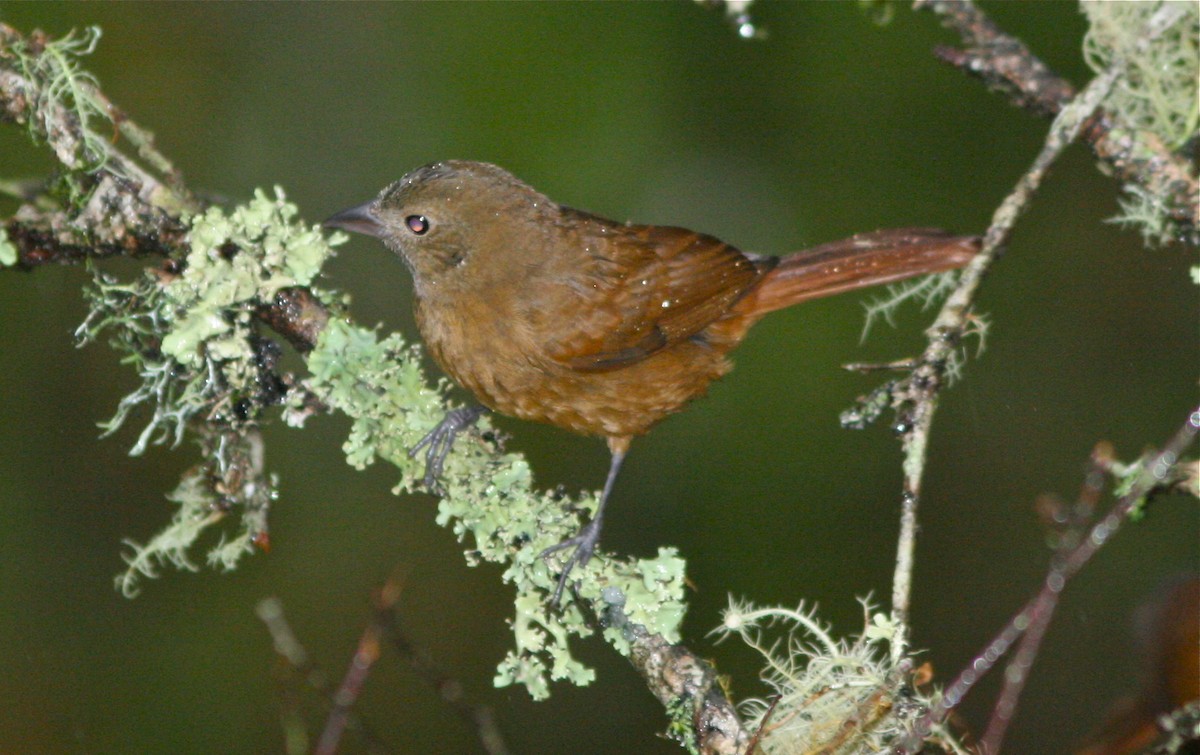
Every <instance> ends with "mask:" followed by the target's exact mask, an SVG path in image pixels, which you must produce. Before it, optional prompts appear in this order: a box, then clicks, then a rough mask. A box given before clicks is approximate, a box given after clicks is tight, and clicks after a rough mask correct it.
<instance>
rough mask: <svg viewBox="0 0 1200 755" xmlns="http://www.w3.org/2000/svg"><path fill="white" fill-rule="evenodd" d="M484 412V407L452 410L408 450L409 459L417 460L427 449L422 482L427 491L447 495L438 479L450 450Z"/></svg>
mask: <svg viewBox="0 0 1200 755" xmlns="http://www.w3.org/2000/svg"><path fill="white" fill-rule="evenodd" d="M484 411H486V410H485V409H484V408H483V407H482V406H462V407H459V408H457V409H451V410H450V411H448V412H446V416H445V417H442V421H441V422H439V423H437V425H435V426H434V428H433V429H432V430H430V431H429V432H427V433H425V437H423V438H421V439H420V440H419V441H417V444H416V445H415V446H413V447H412V448H410V449H408V458H410V459H415V458H416V457H417V454H418V453H420V452H421V449H422V448H425V449H426V451H425V475H424V477H423V478H422V480H421V481H422V483H424V485H425V489H426V490H428V491H430V492H432V493H437V494H439V495H444V494H445V492H446V490H445V488H443V487H442V485H441V483H440V482H438V479H439V478H440V477H441V476H442V472H443V470H444V469H445V464H446V457H447V456H449V455H450V449H452V448H454V441H455V439H456V438H458V436H459V433H461V432H462V431H463V430H466V429H467V428H469V427H471V426H472V425H474V424H475V422H476V421H477V420H478V419H479V418H480V416H482V415H483V413H484Z"/></svg>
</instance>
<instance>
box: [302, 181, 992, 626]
mask: <svg viewBox="0 0 1200 755" xmlns="http://www.w3.org/2000/svg"><path fill="white" fill-rule="evenodd" d="M324 226H325V227H326V228H328V229H340V230H344V231H349V232H354V233H361V234H366V235H368V236H372V237H375V238H376V239H378V240H380V241H382V242H383V244H384V246H386V247H387V248H388V249H389V250H391V251H392V252H393V253H395V254H396V255H397V256H399V257H400V259H401V260H403V262H404V263H405V265H406V266H407V267H408V270H409V271H410V273H411V276H412V280H413V290H414V294H415V296H414V308H415V315H416V322H417V326H418V328H419V330H420V332H421V337H422V340H423V341H424V343H425V344H426V346H427V348H428V350H429V352H430V354H431V355H432V356H433V358H434V360H435V361H436V362H437V363H438V365H440V366H441V368H442V369H443V370H444V371H445V372H446V373H447V374H448V375H449V376H450V377H451V378H453V380H454V381H455V382H456V383H458V385H460V386H462V387H463V388H465V389H467V390H468V391H469V392H470V393H472V394H473V395H474V396H475V398H476V399H477V400H478V401H479V402H480V404H482V406H483V407H486V408H487V409H491V410H494V411H496V412H499V413H500V414H504V415H509V416H513V417H517V418H520V419H524V420H532V421H536V422H543V423H548V424H550V425H554V426H557V427H560V428H563V429H566V430H569V431H572V432H575V433H579V434H583V435H589V436H599V437H601V438H604V439H605V440H606V442H607V444H608V449H609V452H610V454H611V460H610V464H609V469H608V475H607V477H606V478H605V482H604V488H603V490H602V492H601V494H600V498H599V501H598V503H597V507H596V510H595V513H594V514H593V516H592V518H591V520H590V521H589V522H588V523H587V524H585V525H583V527H582V528H581V529H580V531H579V532H578V533H577V534H576V535H574V536H572V537H570V538H568V539H566V540H563V541H562V542H561V543H559V544H557V545H554V546H551V547H550V548H547V549H546V550H544V551H542V556H543V557H546V556H549V555H551V554H553V553H556V552H558V551H564V550H568V549H572V550H571V553H570V554H569V556H567V557H566V559H565V561H564V562H563V563H562V564H561V566H560V572H559V577H558V580H557V584H556V588H555V590H554V593H553V596H552V598H551V604H552V605H557V604H558V602H559V599H560V597H561V595H562V593H563V590H564V588H565V587H566V585H567V583H568V577H569V575H570V573H571V571H572V569H573V568H574V567H576V566H582V565H586V564H587V562H588V561H589V559H590V558H591V557H592V555H593V553H594V551H595V549H596V546H597V543H598V542H599V538H600V532H601V528H602V523H603V518H604V513H605V506H606V505H607V503H608V500H609V498H610V496H611V494H612V490H613V485H614V482H615V481H616V478H617V473H618V472H619V470H620V468H621V463H622V461H623V460H624V459H625V456H626V454H627V452H628V451H629V448H630V444H631V442H632V441H633V439H634V438H636V437H638V436H640V435H643V434H645V433H646V432H647V431H649V430H650V429H651V428H652V427H654V426H655V425H656V424H657V423H658V422H660V421H661V420H663V419H664V418H666V417H667V416H669V415H671V414H673V413H675V412H678V411H679V410H681V409H682V408H684V407H685V406H686V405H687V404H688V403H689V402H691V401H692V400H693V399H696V398H697V397H699V396H702V395H703V394H704V393H705V392H706V390H707V388H708V386H709V384H710V383H712V382H713V381H714V380H716V379H717V378H719V377H721V376H723V375H725V374H726V373H727V372H729V370H730V369H731V368H732V363H731V362H730V360H729V359H728V357H727V354H728V353H729V351H730V350H732V349H733V348H734V347H735V346H737V345H738V344H739V343H740V342H741V341H742V339H743V338H744V337H745V336H746V333H747V331H748V330H749V329H750V327H751V326H752V325H754V324H755V323H756V322H758V321H759V320H760V319H762V318H763V317H764V316H765V315H767V314H768V313H770V312H773V311H775V310H778V309H782V308H784V307H789V306H791V305H793V304H797V303H800V302H803V301H808V300H810V299H814V298H818V297H823V296H828V295H832V294H837V293H841V292H845V291H852V290H855V289H859V288H863V287H866V286H874V285H880V284H886V283H894V282H897V281H901V280H904V279H906V278H911V277H914V276H918V275H925V274H930V273H937V272H943V271H947V270H952V269H955V268H959V267H962V266H963V265H965V264H967V263H968V262H969V261H970V260H971V259H972V258H973V257H974V256H975V255H976V253H977V252H978V250H979V244H980V241H979V238H978V237H976V236H956V235H953V234H950V233H948V232H946V231H942V230H939V229H933V228H900V229H893V230H882V231H875V232H871V233H863V234H858V235H855V236H853V237H850V238H848V239H844V240H841V241H835V242H832V243H829V244H824V245H821V246H817V247H815V248H812V249H808V250H806V251H801V252H797V253H794V254H790V255H785V256H781V257H776V256H768V255H762V254H755V253H750V252H744V251H741V250H739V249H737V248H736V247H734V246H732V245H730V244H727V243H725V242H723V241H721V240H719V239H717V238H715V237H713V236H710V235H707V234H704V233H699V232H696V231H691V230H688V229H685V228H679V227H674V226H662V225H640V224H634V223H622V222H618V221H614V220H610V219H607V218H604V217H601V216H599V215H594V214H592V213H589V212H585V211H583V210H578V209H573V208H571V207H568V206H565V205H562V204H559V203H557V202H555V201H553V200H551V199H550V198H549V197H547V196H546V195H545V194H542V193H541V192H539V191H537V190H536V189H534V188H533V187H532V186H530V185H528V184H526V183H525V182H523V181H521V180H520V179H518V178H517V177H516V176H514V175H513V174H512V173H510V172H508V171H507V170H505V169H503V168H501V167H499V166H497V165H492V164H490V163H485V162H476V161H469V160H446V161H441V162H436V163H432V164H428V165H425V166H423V167H420V168H417V169H415V170H413V171H411V172H409V173H407V174H406V175H404V177H403V178H401V179H400V180H398V181H396V182H395V183H392V184H391V185H389V186H387V187H386V188H384V189H383V191H382V192H380V193H379V195H378V196H377V197H376V198H375V199H373V200H371V201H368V202H366V203H363V204H360V205H356V206H354V207H351V208H349V209H347V210H343V211H341V212H339V213H337V214H335V215H333V216H332V217H330V218H329V219H328V220H326V221H325V223H324ZM482 411H483V408H481V407H466V408H462V409H459V410H456V411H452V412H450V413H449V414H448V415H447V417H446V420H445V421H443V423H442V424H440V425H439V426H438V427H437V428H435V429H434V431H432V432H431V433H430V434H429V435H427V436H426V437H425V438H424V439H422V441H421V442H420V443H418V444H417V446H416V447H414V448H413V449H412V452H413V453H414V454H415V453H416V452H417V451H418V450H419V449H421V448H422V447H428V453H427V457H426V462H427V464H426V480H425V482H426V484H427V486H430V487H432V486H433V484H434V483H435V480H436V476H437V475H438V474H440V471H441V460H442V459H443V458H444V457H445V454H446V453H447V452H448V451H449V448H450V446H451V444H452V443H453V442H454V437H455V436H456V435H457V434H458V433H459V432H461V431H462V430H463V429H465V428H466V427H468V426H469V425H471V424H472V423H473V422H474V421H475V419H476V418H478V416H480V414H481V413H482Z"/></svg>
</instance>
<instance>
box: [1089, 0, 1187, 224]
mask: <svg viewBox="0 0 1200 755" xmlns="http://www.w3.org/2000/svg"><path fill="white" fill-rule="evenodd" d="M1080 7H1081V8H1082V10H1083V12H1084V14H1085V15H1086V16H1087V19H1088V23H1089V27H1088V31H1087V35H1086V36H1085V37H1084V45H1083V52H1084V58H1085V59H1086V60H1087V62H1088V65H1089V66H1091V68H1092V69H1093V70H1094V71H1096V72H1097V73H1099V72H1101V71H1104V70H1107V69H1109V68H1110V67H1111V66H1113V65H1119V66H1120V70H1121V75H1120V76H1119V77H1118V78H1117V80H1116V81H1115V82H1114V84H1113V86H1112V88H1111V90H1110V92H1109V94H1108V95H1107V97H1106V98H1105V100H1104V102H1103V103H1102V107H1103V108H1104V110H1105V112H1106V113H1107V114H1108V116H1109V117H1111V118H1113V119H1114V120H1116V121H1117V122H1118V123H1119V124H1120V125H1121V126H1122V127H1123V128H1124V129H1127V130H1128V132H1129V134H1128V136H1127V137H1126V141H1127V142H1128V143H1129V149H1130V153H1131V159H1134V160H1138V161H1143V162H1146V163H1147V164H1148V165H1154V164H1156V161H1157V160H1159V159H1161V158H1160V156H1159V154H1158V152H1157V147H1156V145H1165V148H1166V149H1168V150H1172V151H1174V150H1180V149H1183V148H1184V146H1185V145H1186V144H1187V143H1188V142H1189V141H1191V140H1193V139H1196V138H1197V136H1198V135H1200V92H1198V91H1197V88H1196V71H1197V70H1200V5H1197V4H1196V3H1179V2H1166V1H1164V0H1157V1H1156V2H1143V3H1114V2H1096V0H1088V1H1087V2H1083V3H1081V4H1080ZM1192 175H1193V177H1194V176H1195V168H1194V163H1193V169H1192ZM1125 190H1126V196H1125V197H1124V198H1123V199H1122V200H1121V210H1122V211H1121V214H1120V215H1119V216H1117V217H1115V218H1113V221H1114V222H1118V223H1121V224H1122V225H1127V226H1131V227H1136V228H1137V229H1138V230H1139V231H1141V233H1142V237H1143V239H1144V240H1145V242H1146V243H1147V244H1158V245H1161V244H1166V243H1168V242H1170V241H1173V240H1174V239H1175V238H1176V237H1177V236H1179V235H1181V233H1182V232H1181V230H1180V227H1179V223H1178V215H1179V213H1181V212H1182V213H1183V214H1184V215H1189V214H1190V215H1191V217H1192V218H1193V221H1192V222H1193V232H1194V217H1195V212H1196V208H1195V207H1194V206H1193V207H1184V208H1180V207H1178V206H1177V204H1178V200H1177V199H1175V198H1173V197H1170V196H1158V195H1156V194H1155V193H1153V192H1151V191H1147V190H1146V189H1144V188H1141V187H1138V186H1136V185H1133V184H1128V185H1126V186H1125ZM1193 201H1194V198H1193Z"/></svg>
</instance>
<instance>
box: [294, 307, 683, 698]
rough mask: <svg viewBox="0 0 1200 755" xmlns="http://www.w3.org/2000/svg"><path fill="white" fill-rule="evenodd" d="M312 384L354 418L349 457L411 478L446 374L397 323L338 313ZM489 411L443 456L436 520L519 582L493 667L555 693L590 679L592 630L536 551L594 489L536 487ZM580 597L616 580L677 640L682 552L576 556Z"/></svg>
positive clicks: (591, 503)
mask: <svg viewBox="0 0 1200 755" xmlns="http://www.w3.org/2000/svg"><path fill="white" fill-rule="evenodd" d="M308 367H309V371H310V372H311V374H312V377H311V379H310V380H309V381H308V387H309V389H310V390H311V391H313V393H314V394H315V395H317V396H318V397H320V399H321V400H322V401H323V402H324V403H325V404H326V405H328V406H330V407H331V408H334V409H338V410H341V411H343V412H345V413H346V414H347V415H348V416H350V417H351V418H352V419H353V420H354V424H353V427H352V428H351V431H350V437H349V439H348V440H347V441H346V443H345V445H344V447H343V449H344V451H345V452H346V457H347V460H348V461H349V462H350V463H351V464H352V465H354V466H355V467H358V468H362V467H364V466H366V465H367V464H370V463H372V462H373V461H374V460H375V459H381V460H384V461H387V462H389V463H392V464H394V465H395V466H396V467H397V468H398V469H399V470H400V472H401V479H400V483H399V484H398V485H397V488H396V490H397V492H400V491H402V490H410V489H413V487H414V486H415V485H416V484H417V481H418V480H419V479H420V477H421V475H422V474H423V472H424V462H423V460H421V459H412V458H410V457H409V454H408V451H409V449H410V448H412V447H413V446H415V445H416V443H417V441H418V440H420V439H421V438H422V437H423V436H424V435H425V434H426V433H427V432H428V431H429V430H430V429H431V428H433V426H434V425H435V424H437V422H438V421H439V420H440V419H441V417H442V415H443V413H444V411H445V403H444V399H443V396H442V393H443V391H442V390H441V389H442V387H443V386H438V387H437V388H431V387H429V383H428V381H427V380H426V379H425V378H424V376H423V374H422V372H421V368H420V364H419V360H418V358H417V353H416V351H415V349H414V348H413V347H410V346H406V345H405V344H404V342H403V341H402V340H401V339H400V337H399V336H397V335H391V336H388V337H387V338H384V339H382V340H380V339H379V338H378V337H377V336H376V335H375V334H374V333H373V332H371V331H369V330H365V329H362V328H357V327H354V326H351V325H349V324H347V323H345V322H340V321H331V322H330V324H329V326H328V327H327V328H326V329H325V331H324V332H323V333H322V336H321V338H320V340H319V343H318V344H317V347H316V349H315V350H314V351H313V352H312V354H311V355H310V356H309V358H308ZM490 437H491V432H490V428H489V425H488V423H487V420H486V418H484V419H483V420H481V421H480V426H479V432H478V433H477V434H474V435H473V436H467V437H462V438H460V439H459V441H458V443H457V444H456V445H455V447H454V451H453V453H452V454H451V455H450V456H449V458H448V459H447V460H446V465H445V474H444V478H443V480H442V485H443V486H444V488H445V495H444V496H443V497H442V499H441V501H440V502H439V504H438V515H437V521H438V523H439V524H441V525H443V526H448V527H450V528H451V529H452V530H453V531H454V533H455V534H456V535H457V536H458V537H459V539H460V540H466V538H467V537H468V536H470V549H469V550H467V551H466V554H465V555H466V557H467V560H468V562H470V563H478V562H481V561H491V562H495V563H501V564H507V565H508V568H507V569H506V570H505V572H504V580H505V581H506V582H510V583H512V584H513V585H514V587H515V588H516V592H517V595H516V600H515V607H516V610H515V614H514V616H513V619H512V628H513V634H514V639H515V648H514V649H513V650H512V651H511V652H509V654H508V655H507V657H506V658H505V659H504V660H503V661H502V662H501V664H500V667H499V669H498V670H497V674H496V678H495V682H496V684H497V685H508V684H514V683H517V684H522V685H524V686H525V687H526V689H528V690H529V692H530V694H531V695H532V696H533V697H535V698H539V699H540V698H544V697H546V696H547V695H548V694H549V682H550V681H551V680H556V679H567V680H570V681H572V682H574V683H576V684H586V683H587V682H589V681H591V679H592V678H593V672H592V670H591V669H589V668H587V667H586V666H584V665H583V664H581V663H580V662H579V661H577V660H576V659H574V658H573V657H572V656H571V652H570V647H569V640H570V638H571V637H572V636H585V635H588V634H591V631H592V630H591V629H590V628H589V626H588V625H587V623H586V622H585V620H584V616H583V613H582V612H581V610H580V605H579V604H578V603H577V602H575V599H574V598H573V597H572V596H564V606H563V608H562V610H561V612H556V611H553V610H551V609H550V608H549V607H548V606H547V599H548V597H549V595H550V594H551V593H552V592H553V591H554V588H555V584H556V574H555V573H554V570H553V569H552V568H551V566H550V565H548V564H547V563H545V561H544V560H543V559H542V558H541V557H540V555H539V554H540V553H541V552H542V550H544V549H545V548H547V547H549V546H550V545H553V544H555V543H557V542H559V541H560V540H563V539H564V538H566V537H568V536H570V535H573V534H575V532H576V531H577V530H578V528H579V525H580V515H581V514H585V513H589V514H590V512H592V511H593V510H594V509H595V505H596V499H595V497H594V495H587V496H583V497H582V498H579V499H575V500H572V499H569V498H567V497H565V496H562V495H559V494H556V493H544V492H538V491H535V490H534V489H533V488H532V476H531V474H530V471H529V467H528V465H527V464H526V463H525V461H524V460H523V459H522V458H520V457H518V456H514V455H511V454H505V453H502V452H500V451H499V449H497V448H496V444H495V443H494V441H492V440H489V438H490ZM576 576H577V577H578V579H579V586H578V589H577V592H576V595H577V596H578V598H579V599H580V600H582V601H585V602H587V603H589V604H591V606H592V610H593V611H595V612H596V613H600V612H601V611H602V610H603V607H604V606H605V605H606V602H605V598H604V597H603V596H602V593H605V591H606V589H607V593H606V594H607V595H608V596H609V598H611V595H612V594H613V593H612V591H613V590H616V591H619V592H620V593H621V594H622V595H624V597H625V606H624V610H625V612H626V614H627V615H628V616H629V619H630V621H632V622H635V623H638V624H641V625H643V626H645V627H646V629H647V631H650V632H653V633H657V634H661V635H663V636H664V637H666V638H667V639H668V640H669V641H672V642H674V641H678V637H679V626H680V624H681V622H682V619H683V613H684V605H683V603H682V597H683V561H682V559H680V558H678V556H676V555H675V553H674V551H673V550H670V549H663V550H662V551H660V552H659V555H658V556H657V557H656V558H653V559H641V560H632V561H626V560H620V559H616V558H613V557H611V556H608V555H606V554H603V553H598V554H596V556H595V557H593V559H592V560H591V562H589V563H588V565H587V566H586V567H584V568H577V572H576ZM605 638H606V639H607V640H608V641H609V642H610V643H612V644H613V645H614V647H616V648H617V649H618V650H620V651H621V652H628V640H627V639H626V638H625V637H624V636H623V635H622V634H621V633H620V632H619V631H613V632H608V631H606V632H605Z"/></svg>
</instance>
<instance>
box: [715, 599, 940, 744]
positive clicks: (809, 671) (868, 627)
mask: <svg viewBox="0 0 1200 755" xmlns="http://www.w3.org/2000/svg"><path fill="white" fill-rule="evenodd" d="M862 605H863V619H864V629H863V632H862V634H861V635H860V636H858V637H856V638H853V639H850V640H844V639H836V638H835V637H834V636H833V635H832V633H831V632H830V629H829V627H828V626H827V625H826V624H823V623H822V622H820V621H819V620H818V619H817V618H816V614H815V611H813V610H810V609H806V608H805V607H804V605H800V606H798V607H797V608H795V609H790V608H783V607H774V606H772V607H763V608H760V607H756V606H754V605H753V604H751V603H748V602H743V601H738V600H734V599H732V598H731V599H730V602H729V608H728V609H727V610H726V611H725V612H724V616H723V621H722V623H721V625H720V626H719V627H717V628H716V629H714V630H713V631H712V632H711V634H715V635H718V636H719V637H720V639H725V638H728V637H738V638H739V639H741V641H742V642H744V643H745V644H746V645H748V646H749V647H751V648H753V649H754V650H755V651H756V652H757V653H759V654H760V655H761V656H762V658H763V661H764V667H763V670H762V672H761V677H762V679H763V681H765V682H766V683H767V685H768V686H769V687H770V688H771V690H772V695H771V696H770V697H771V699H769V700H768V699H760V698H752V699H749V700H746V701H744V702H743V703H742V704H741V706H740V707H741V709H742V711H743V713H744V714H745V715H746V719H747V720H746V726H747V729H749V730H751V731H756V730H760V729H761V731H760V735H759V740H758V749H757V750H756V752H761V753H764V754H765V755H783V754H787V755H792V754H796V753H810V752H828V753H836V754H840V755H849V754H850V753H854V754H855V755H857V754H858V753H883V752H889V751H891V746H892V744H894V743H895V742H896V741H897V738H898V737H899V736H900V735H901V734H902V733H905V732H906V731H907V727H908V725H909V724H911V722H912V720H913V713H914V712H915V711H918V710H925V709H927V706H929V705H931V704H932V703H933V701H934V699H935V697H930V696H923V693H922V691H921V690H919V689H911V688H905V684H906V683H907V679H906V673H905V669H903V668H900V667H898V666H897V665H895V664H894V662H893V661H892V660H891V658H890V656H889V653H888V650H887V649H888V646H889V643H891V642H893V641H894V640H895V639H896V638H897V637H898V636H900V633H899V630H898V627H897V626H896V625H895V623H894V622H892V620H891V619H890V618H888V617H887V616H886V615H884V614H881V613H875V614H874V615H871V614H872V611H871V606H870V604H869V603H867V602H866V601H863V602H862ZM902 688H905V693H904V697H903V699H901V695H900V690H901V689H902ZM938 734H939V738H940V739H941V740H942V743H943V744H946V745H948V746H950V747H951V748H952V749H953V748H954V747H955V745H954V744H953V743H952V742H949V741H948V740H947V738H946V736H945V732H944V731H939V732H938Z"/></svg>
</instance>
